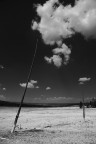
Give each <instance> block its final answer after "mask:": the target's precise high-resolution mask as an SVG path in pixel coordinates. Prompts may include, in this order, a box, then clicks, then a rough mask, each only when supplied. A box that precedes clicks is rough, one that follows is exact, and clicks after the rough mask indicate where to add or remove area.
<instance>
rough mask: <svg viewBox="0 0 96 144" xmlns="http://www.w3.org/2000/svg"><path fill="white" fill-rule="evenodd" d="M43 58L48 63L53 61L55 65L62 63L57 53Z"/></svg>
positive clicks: (58, 65)
mask: <svg viewBox="0 0 96 144" xmlns="http://www.w3.org/2000/svg"><path fill="white" fill-rule="evenodd" d="M44 59H45V60H46V61H47V62H48V63H49V64H51V63H53V64H54V65H55V66H56V67H58V68H59V67H60V66H61V65H62V58H61V57H60V56H59V55H53V56H52V57H50V58H48V57H46V56H45V57H44Z"/></svg>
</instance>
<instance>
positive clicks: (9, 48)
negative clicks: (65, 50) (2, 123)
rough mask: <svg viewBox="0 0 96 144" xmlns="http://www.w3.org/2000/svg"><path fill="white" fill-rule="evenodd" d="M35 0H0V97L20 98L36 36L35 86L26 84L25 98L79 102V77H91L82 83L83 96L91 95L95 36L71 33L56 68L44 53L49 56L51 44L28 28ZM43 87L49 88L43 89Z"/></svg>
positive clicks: (95, 90)
mask: <svg viewBox="0 0 96 144" xmlns="http://www.w3.org/2000/svg"><path fill="white" fill-rule="evenodd" d="M66 1H67V2H70V1H68V0H66ZM66 1H65V2H66ZM43 2H45V1H43ZM43 2H42V3H43ZM36 3H40V1H39V0H38V1H35V0H34V1H32V2H30V3H28V2H27V1H26V2H17V1H16V2H7V1H2V2H0V65H3V66H4V69H2V68H0V99H2V100H8V101H20V100H21V97H22V94H23V92H24V88H23V87H21V86H20V83H25V82H26V80H27V76H28V73H29V69H30V65H31V62H32V59H33V55H34V51H35V47H36V41H37V38H38V48H37V53H36V57H35V61H34V66H33V70H32V75H31V80H35V81H37V82H38V83H37V85H38V86H39V88H38V89H36V88H32V89H30V88H28V90H27V93H26V97H25V102H79V101H80V100H81V88H80V85H79V84H78V79H79V78H80V77H91V81H90V82H88V83H87V84H86V87H85V97H86V98H90V97H95V95H96V39H89V40H85V39H84V37H83V36H82V35H80V34H75V35H74V36H73V37H72V38H69V39H67V40H65V41H66V43H67V44H68V45H72V53H71V58H70V61H69V64H68V65H66V66H64V65H63V66H61V67H60V68H57V67H55V66H54V65H53V64H51V65H50V64H47V63H46V61H45V60H44V56H46V55H47V56H50V55H51V54H52V52H51V50H52V48H53V47H54V46H53V47H51V46H50V45H47V46H46V45H45V44H44V42H43V40H42V38H41V35H40V33H39V32H37V31H33V30H32V29H31V24H32V20H33V19H35V18H36V9H35V8H34V6H33V4H36ZM67 4H68V3H67ZM46 87H50V88H51V89H50V90H46ZM3 88H6V89H3Z"/></svg>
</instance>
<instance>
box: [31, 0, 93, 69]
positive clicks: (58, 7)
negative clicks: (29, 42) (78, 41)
mask: <svg viewBox="0 0 96 144" xmlns="http://www.w3.org/2000/svg"><path fill="white" fill-rule="evenodd" d="M36 11H37V15H38V16H39V17H40V21H39V22H37V21H33V25H32V29H33V30H38V31H39V32H40V33H41V35H42V38H43V40H44V42H45V44H50V45H54V44H55V43H56V44H57V46H58V48H56V50H53V52H55V53H56V55H59V60H60V57H61V55H60V53H62V54H63V55H64V57H65V62H63V63H64V64H67V62H68V61H69V55H70V54H71V50H70V48H68V47H67V46H66V45H65V44H62V43H63V40H64V39H66V38H69V37H72V36H73V35H74V34H75V33H76V32H78V33H81V34H82V35H83V36H84V37H85V38H86V39H88V38H96V0H78V1H77V0H76V1H75V4H74V6H71V5H67V6H66V5H65V6H64V5H63V4H61V3H60V2H59V1H58V0H49V1H47V2H45V4H43V5H40V4H39V5H37V9H36ZM63 47H64V48H63ZM65 51H67V53H66V52H65ZM58 53H59V54H58ZM55 58H56V56H55ZM53 59H54V55H53V57H51V58H49V59H48V57H46V60H47V62H48V63H52V62H53ZM61 59H62V57H61ZM60 61H61V60H60ZM59 65H60V63H59ZM57 66H58V65H57ZM60 66H61V65H60Z"/></svg>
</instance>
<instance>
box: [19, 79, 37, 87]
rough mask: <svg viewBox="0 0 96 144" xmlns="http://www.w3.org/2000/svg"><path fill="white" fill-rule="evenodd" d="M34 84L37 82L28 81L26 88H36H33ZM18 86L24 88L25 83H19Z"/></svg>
mask: <svg viewBox="0 0 96 144" xmlns="http://www.w3.org/2000/svg"><path fill="white" fill-rule="evenodd" d="M35 84H37V81H34V80H30V82H28V86H27V88H36V87H37V86H35ZM20 86H21V87H23V88H25V87H26V83H20Z"/></svg>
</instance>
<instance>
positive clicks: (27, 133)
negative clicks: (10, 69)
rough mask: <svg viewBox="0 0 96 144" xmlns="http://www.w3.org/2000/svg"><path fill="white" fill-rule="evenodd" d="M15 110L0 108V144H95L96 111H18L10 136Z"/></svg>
mask: <svg viewBox="0 0 96 144" xmlns="http://www.w3.org/2000/svg"><path fill="white" fill-rule="evenodd" d="M16 112H17V108H7V107H5V108H4V107H0V144H96V109H94V108H87V109H86V118H85V121H84V120H83V118H82V109H79V108H78V107H65V108H22V111H21V114H20V117H19V121H18V125H17V128H16V132H15V133H14V134H12V133H11V130H12V127H13V122H14V118H15V116H16Z"/></svg>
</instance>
